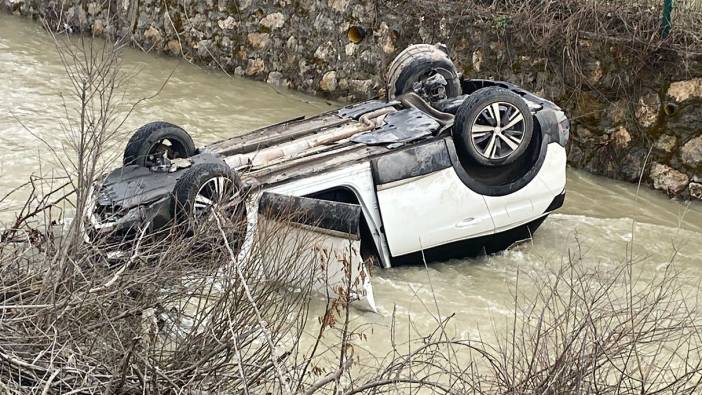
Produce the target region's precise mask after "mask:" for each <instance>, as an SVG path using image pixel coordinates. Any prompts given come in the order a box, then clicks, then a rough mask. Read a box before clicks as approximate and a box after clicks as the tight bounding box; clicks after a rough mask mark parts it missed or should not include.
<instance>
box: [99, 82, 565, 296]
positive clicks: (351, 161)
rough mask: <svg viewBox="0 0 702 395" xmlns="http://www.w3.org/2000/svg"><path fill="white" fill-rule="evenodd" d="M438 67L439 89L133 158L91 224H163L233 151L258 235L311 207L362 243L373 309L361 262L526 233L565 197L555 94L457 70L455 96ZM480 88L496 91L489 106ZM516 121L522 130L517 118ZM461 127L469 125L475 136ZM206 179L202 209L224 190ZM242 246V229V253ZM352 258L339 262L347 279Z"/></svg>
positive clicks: (482, 247)
mask: <svg viewBox="0 0 702 395" xmlns="http://www.w3.org/2000/svg"><path fill="white" fill-rule="evenodd" d="M436 79H438V80H439V85H438V87H439V89H435V86H432V87H430V88H431V89H429V88H426V87H423V88H422V89H423V92H425V91H427V92H428V91H430V90H431V92H434V93H432V95H433V96H431V97H427V96H424V97H423V98H422V97H420V96H418V95H414V94H411V93H410V94H409V96H408V95H398V96H397V97H395V98H391V99H385V100H370V101H366V102H362V103H358V104H354V105H350V106H346V107H343V108H341V109H338V110H335V111H331V112H327V113H325V114H321V115H319V116H316V117H312V118H309V119H304V118H299V119H295V120H291V121H287V122H283V123H280V124H276V125H272V126H269V127H265V128H262V129H259V130H256V131H253V132H250V133H247V134H244V135H242V136H236V137H233V138H231V139H228V140H225V141H221V142H218V143H215V144H212V145H209V146H207V147H204V148H201V149H200V150H197V151H195V152H193V153H192V155H190V154H188V155H180V156H187V157H186V158H178V159H175V160H167V161H166V162H159V163H158V165H156V166H150V167H147V166H143V165H142V166H140V165H127V166H124V167H122V168H120V169H118V170H115V171H114V172H112V173H111V174H110V175H109V176H108V177H107V178H106V179H105V180H104V182H103V183H102V184H101V186H100V188H99V190H98V192H97V198H96V199H95V208H94V210H93V211H92V212H93V214H92V215H91V217H90V219H89V223H90V227H91V229H93V232H98V233H99V232H111V233H113V234H114V233H116V234H118V235H119V237H122V238H124V239H128V238H129V234H130V233H132V234H133V233H134V230H135V229H137V228H138V227H139V226H143V224H144V223H148V224H149V226H151V227H154V228H158V227H161V226H164V225H165V224H167V223H169V222H170V221H173V220H174V218H175V216H176V214H174V207H176V205H177V204H176V200H177V196H179V192H178V189H179V188H180V189H182V187H179V184H182V183H183V181H182V180H183V179H184V177H188V176H187V174H188V172H191V173H192V169H193V168H196V167H197V166H201V165H202V164H215V165H216V166H219V167H218V168H221V167H222V166H223V164H225V163H226V165H227V166H228V167H229V168H231V169H232V171H233V172H234V174H235V175H236V176H237V177H236V184H237V188H236V189H240V190H241V191H244V192H245V195H246V196H247V199H246V202H245V205H246V213H247V215H248V228H249V230H248V233H249V234H250V233H252V232H254V231H255V228H256V224H257V223H258V222H260V221H261V218H264V217H267V216H271V214H270V213H276V212H281V211H284V210H285V209H286V208H287V209H290V208H292V209H294V211H295V212H297V213H300V212H301V213H303V214H304V215H294V216H292V217H291V218H289V220H290V221H292V222H295V223H297V224H298V225H301V228H302V229H304V230H305V231H308V232H309V231H311V232H316V233H318V234H321V235H324V238H323V239H324V240H325V241H324V243H326V245H327V246H333V248H345V247H344V246H349V245H351V246H352V248H355V249H356V251H357V254H356V255H357V258H356V262H355V263H352V265H355V268H354V269H353V270H352V271H353V275H354V276H360V277H362V278H363V281H361V282H359V283H360V285H359V287H358V289H357V290H356V291H357V292H356V293H357V297H358V298H359V299H365V300H366V303H367V305H368V306H369V307H371V308H373V301H372V291H371V290H370V285H369V280H368V276H367V275H366V274H367V273H366V268H365V265H364V263H363V262H364V261H366V262H368V261H369V259H370V260H371V261H374V262H377V263H378V264H379V265H381V266H382V267H385V268H389V267H391V266H393V264H396V263H399V262H406V261H416V260H418V259H424V258H425V257H429V258H431V257H433V256H437V257H446V256H463V255H467V254H473V253H477V252H481V251H487V252H491V251H496V250H500V249H504V248H506V247H508V246H509V245H510V244H512V243H513V242H515V241H517V240H520V239H524V238H526V237H529V235H530V234H531V233H532V232H533V231H535V230H536V228H537V227H538V226H539V225H540V224H541V222H542V221H543V220H544V219H545V217H546V216H547V215H548V214H549V213H550V212H552V211H553V210H555V209H557V208H559V207H560V206H561V205H562V203H563V200H564V196H565V183H566V175H565V169H566V151H565V145H566V142H567V141H568V137H569V136H568V135H569V123H568V120H567V118H566V116H565V114H564V113H563V111H562V110H561V109H560V108H559V107H558V106H556V105H555V104H554V103H552V102H550V101H548V100H546V99H543V98H540V97H538V96H536V95H533V94H531V93H529V92H527V91H524V90H523V89H521V88H519V87H517V86H515V85H513V84H510V83H506V82H499V81H488V80H470V79H463V78H459V79H457V83H458V84H460V93H461V94H460V95H457V96H456V95H454V96H452V97H447V96H446V95H445V89H444V88H445V87H446V78H443V77H442V76H439V77H437V78H436ZM414 86H415V87H417V85H416V83H415V85H414ZM441 89H444V90H443V91H442V90H441ZM490 89H492V91H490ZM437 91H438V92H439V93H438V94H436V92H437ZM490 95H493V96H490ZM495 95H496V96H495ZM391 96H392V95H391ZM483 96H485V97H487V98H491V97H495V98H496V99H494V100H493V101H492V102H490V101H488V102H487V105H486V104H485V103H486V102H485V100H483V99H481V98H482V97H483ZM501 98H503V99H501ZM515 98H516V99H515ZM481 100H482V101H481ZM515 100H522V101H523V103H521V102H519V103H517V102H516V101H515ZM473 102H475V103H478V104H479V106H478V107H475V105H474V104H475V103H473ZM466 103H467V104H466ZM471 103H473V104H471ZM470 105H473V107H475V108H472V107H471V108H466V107H470ZM483 107H485V108H483ZM471 111H472V112H471ZM527 111H528V114H526V112H527ZM475 114H477V115H475ZM501 117H502V118H504V119H502V120H501ZM466 120H469V121H470V122H471V123H470V125H469V126H465V124H466ZM527 121H528V122H527ZM461 122H462V123H461ZM532 123H533V126H532ZM515 124H522V125H523V126H522V129H523V130H521V131H520V130H516V131H515V130H511V129H510V127H511V126H510V125H515ZM461 125H462V126H461ZM171 126H173V125H171ZM458 127H461V128H462V129H466V128H468V129H469V130H470V131H471V133H472V134H469V135H468V136H469V141H467V140H465V139H464V137H463V136H464V134H459V133H458V132H457V131H456V129H457V128H458ZM527 127H529V130H528V132H529V133H528V134H529V136H528V137H529V138H528V141H527V133H525V131H527ZM531 128H533V132H532V130H531ZM519 132H521V134H520V133H519ZM461 133H463V132H461ZM462 139H463V140H462ZM466 141H467V142H466ZM522 143H523V144H522ZM466 144H468V145H466ZM471 144H472V145H471ZM185 145H187V144H185ZM465 147H469V148H470V150H471V151H473V154H472V155H473V156H472V157H471V156H470V153H466V152H465V151H466V148H465ZM517 151H519V152H517ZM476 152H477V154H476ZM516 153H519V155H516ZM511 154H515V155H514V156H515V157H510V155H511ZM476 155H478V156H476ZM479 155H482V156H479ZM152 156H153V155H152ZM164 157H165V155H164ZM125 158H126V155H125ZM471 158H478V159H480V160H473V159H471ZM506 159H509V162H508V161H507V160H506ZM491 160H492V161H493V162H495V163H496V165H492V162H490V161H491ZM125 161H126V159H125ZM239 177H240V179H241V180H240V181H239ZM216 184H217V182H213V183H212V184H211V185H216ZM203 188H204V187H203ZM212 188H215V187H212ZM191 189H192V188H191ZM196 189H197V188H196ZM200 190H202V188H200ZM200 190H198V194H197V195H194V197H193V203H192V205H193V207H195V208H196V207H197V205H198V202H200V204H201V205H202V204H203V203H202V202H205V201H207V200H209V198H211V197H212V196H214V195H212V194H210V195H208V196H204V195H202V196H201V194H199V193H200V192H199V191H200ZM213 190H214V189H213ZM140 224H142V225H140ZM330 240H331V241H330ZM344 242H345V243H344ZM334 246H335V247H334ZM246 249H247V243H246V242H245V243H244V246H243V249H242V251H241V254H245V253H246ZM420 255H421V256H420ZM371 258H372V259H371ZM346 264H348V262H347V263H346ZM343 271H344V269H343V268H338V269H337V270H336V273H337V274H335V276H336V277H337V279H336V280H335V281H336V282H337V283H338V281H342V280H343V279H342V278H340V277H339V273H341V272H343ZM364 273H365V274H364ZM323 282H326V284H327V287H328V285H329V281H328V279H325V280H324V281H323Z"/></svg>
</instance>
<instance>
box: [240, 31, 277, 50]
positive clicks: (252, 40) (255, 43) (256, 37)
mask: <svg viewBox="0 0 702 395" xmlns="http://www.w3.org/2000/svg"><path fill="white" fill-rule="evenodd" d="M246 39H247V40H248V42H249V44H251V46H252V47H254V48H256V49H263V48H265V47H266V46H268V43H269V42H270V41H271V40H270V35H269V34H268V33H249V34H248V35H247V36H246Z"/></svg>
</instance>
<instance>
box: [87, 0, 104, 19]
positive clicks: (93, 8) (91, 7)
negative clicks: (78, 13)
mask: <svg viewBox="0 0 702 395" xmlns="http://www.w3.org/2000/svg"><path fill="white" fill-rule="evenodd" d="M100 11H102V7H101V6H100V5H99V4H98V3H95V2H91V3H88V14H90V15H91V16H95V15H97V14H99V13H100Z"/></svg>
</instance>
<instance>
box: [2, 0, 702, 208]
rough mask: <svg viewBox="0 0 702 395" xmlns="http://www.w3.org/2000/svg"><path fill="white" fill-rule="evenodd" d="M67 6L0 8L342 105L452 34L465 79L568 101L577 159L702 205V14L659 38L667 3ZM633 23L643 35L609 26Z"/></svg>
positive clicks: (323, 1) (18, 1)
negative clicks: (508, 84)
mask: <svg viewBox="0 0 702 395" xmlns="http://www.w3.org/2000/svg"><path fill="white" fill-rule="evenodd" d="M61 4H63V8H60V6H59V5H58V4H57V3H56V2H54V1H45V0H42V1H24V0H2V1H1V2H0V7H2V8H3V9H4V10H5V11H8V12H11V13H14V14H17V15H24V16H28V17H32V18H35V19H37V18H45V19H46V20H47V21H48V22H49V23H50V25H51V26H52V28H54V29H57V30H65V29H69V30H71V31H74V32H78V31H87V32H92V33H93V34H95V35H97V36H105V35H108V36H119V37H127V38H128V39H129V42H130V43H131V45H132V46H134V47H137V48H139V49H141V50H142V51H144V52H147V53H158V54H167V55H171V56H178V57H182V58H184V59H186V60H187V61H189V62H192V63H195V64H199V65H206V66H209V67H211V68H214V69H219V70H221V71H223V72H225V73H228V74H235V75H240V76H244V77H246V78H251V79H256V80H261V81H266V82H268V83H269V84H272V85H274V86H282V87H287V88H291V89H296V90H300V91H303V92H306V93H311V94H315V95H319V96H323V97H327V98H333V99H339V100H342V101H353V100H361V99H367V98H369V97H372V96H375V95H377V94H379V93H381V92H382V90H383V87H384V82H383V75H384V70H385V68H386V66H387V64H388V63H389V62H390V61H391V60H392V59H393V58H394V56H395V55H396V54H397V53H398V52H399V51H400V50H401V49H402V48H404V47H405V46H406V45H408V44H410V43H416V42H439V41H440V42H445V43H447V44H448V46H449V49H450V52H451V54H452V57H453V58H454V60H455V62H456V64H457V65H458V67H459V69H460V70H461V71H462V72H463V73H464V74H465V75H469V76H471V77H475V78H496V79H505V80H509V81H512V82H515V83H518V84H521V85H522V86H524V87H525V88H527V89H530V90H532V91H534V92H536V93H537V94H540V95H543V96H545V97H547V98H549V99H551V100H553V101H555V102H557V103H559V105H562V106H564V107H565V108H566V109H567V110H568V113H569V115H570V117H571V119H572V120H573V125H574V126H573V134H572V135H573V142H572V144H571V147H570V154H569V162H570V164H571V165H573V166H574V167H577V168H582V169H585V170H587V171H588V172H591V173H593V174H597V175H604V176H607V177H610V178H614V179H619V180H626V181H630V182H637V181H638V180H639V178H642V180H643V182H644V183H647V184H649V185H651V186H652V187H653V188H656V189H659V190H662V191H664V192H665V193H667V194H668V195H669V196H675V197H679V198H682V199H687V198H693V199H702V56H699V55H695V53H698V52H695V51H694V49H696V48H697V47H698V46H699V47H702V44H700V43H699V39H698V38H696V37H695V36H694V35H693V36H690V35H688V34H687V33H686V31H685V29H686V25H685V24H684V23H683V22H685V21H687V20H689V19H690V18H692V17H694V16H695V15H698V14H699V11H686V13H687V14H688V15H686V18H687V19H683V18H681V17H682V15H683V14H682V11H680V10H679V11H678V14H676V18H677V19H676V25H675V26H674V28H673V31H672V33H671V36H670V37H669V38H667V39H666V40H656V39H653V38H651V37H654V38H655V36H656V35H657V34H658V30H657V29H658V28H659V17H660V15H659V11H660V10H658V9H657V8H655V7H654V8H650V7H649V8H646V7H643V8H642V7H639V8H632V7H629V8H625V9H624V8H622V7H623V6H617V8H616V9H604V8H602V9H599V8H598V9H594V8H592V7H591V8H587V7H585V6H578V5H577V4H580V3H578V2H571V1H564V2H560V4H561V5H560V7H563V8H564V9H567V10H568V11H569V14H567V15H568V16H563V15H561V14H559V13H557V12H556V11H557V10H556V11H554V10H547V9H544V10H543V13H542V14H543V15H542V14H537V13H534V12H533V10H532V12H531V13H528V14H525V13H522V14H519V12H522V11H520V10H517V9H515V10H512V9H510V10H509V11H510V12H511V13H506V12H505V10H497V11H501V12H500V13H498V12H497V11H495V10H488V9H479V8H476V7H477V6H476V7H472V8H471V12H470V13H469V12H465V13H456V12H455V11H456V9H457V8H461V7H457V6H456V4H458V3H456V4H454V3H449V2H439V3H435V4H433V5H432V4H429V3H426V2H424V1H423V0H406V1H394V2H382V4H379V3H378V2H370V1H352V0H304V1H298V2H290V1H284V0H275V1H266V2H256V1H252V0H239V1H233V0H218V1H213V0H210V1H206V2H188V1H186V2H156V1H153V0H146V1H135V0H131V1H129V0H125V1H121V2H118V3H115V4H112V6H111V7H107V6H102V5H101V4H102V3H99V2H87V3H86V2H78V1H74V2H70V1H69V2H66V3H61ZM81 4H82V5H81ZM652 4H653V3H652ZM656 4H657V3H656ZM568 7H570V8H568ZM612 7H614V6H612ZM108 9H109V10H110V11H108ZM461 9H463V8H461ZM115 10H116V11H115ZM614 11H616V12H615V13H614V15H615V16H616V17H612V15H613V12H614ZM625 11H626V12H625ZM549 12H551V13H553V15H552V16H553V18H554V19H547V17H548V16H549V15H548V13H549ZM695 12H697V13H698V14H695ZM526 16H528V18H527V19H528V20H525V17H526ZM593 21H594V22H593ZM547 22H548V24H546V23H547ZM595 22H597V23H595ZM624 22H627V23H628V22H631V23H633V26H634V27H636V29H630V30H631V31H623V32H622V31H607V30H605V31H599V30H597V29H599V27H597V26H601V25H602V26H605V29H606V26H609V25H616V23H624ZM598 23H599V24H598ZM576 25H577V29H575V30H574V26H576ZM588 29H589V30H588ZM349 32H352V34H349Z"/></svg>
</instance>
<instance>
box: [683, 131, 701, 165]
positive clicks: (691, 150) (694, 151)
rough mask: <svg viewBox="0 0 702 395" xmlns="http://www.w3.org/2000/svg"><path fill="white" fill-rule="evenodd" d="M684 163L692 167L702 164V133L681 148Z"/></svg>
mask: <svg viewBox="0 0 702 395" xmlns="http://www.w3.org/2000/svg"><path fill="white" fill-rule="evenodd" d="M680 156H681V157H682V160H683V163H685V164H686V165H688V166H690V167H697V166H699V165H700V164H702V135H700V136H697V137H695V138H693V139H692V140H690V141H688V142H687V143H685V145H683V147H682V149H680Z"/></svg>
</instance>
